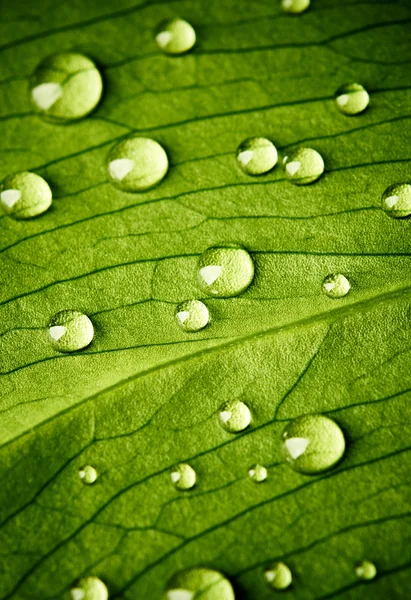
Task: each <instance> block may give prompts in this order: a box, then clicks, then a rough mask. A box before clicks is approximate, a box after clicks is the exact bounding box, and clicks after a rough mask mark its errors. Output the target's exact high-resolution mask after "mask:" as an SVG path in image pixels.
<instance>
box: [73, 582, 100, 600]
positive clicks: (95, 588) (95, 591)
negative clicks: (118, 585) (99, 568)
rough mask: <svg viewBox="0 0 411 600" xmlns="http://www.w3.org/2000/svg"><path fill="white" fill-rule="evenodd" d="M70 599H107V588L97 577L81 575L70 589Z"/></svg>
mask: <svg viewBox="0 0 411 600" xmlns="http://www.w3.org/2000/svg"><path fill="white" fill-rule="evenodd" d="M70 595H71V598H72V600H107V599H108V590H107V587H106V586H105V584H104V583H103V582H102V581H101V579H99V578H98V577H83V578H82V579H80V580H79V581H78V582H77V583H76V585H75V586H74V587H72V588H71V590H70Z"/></svg>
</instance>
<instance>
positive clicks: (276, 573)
mask: <svg viewBox="0 0 411 600" xmlns="http://www.w3.org/2000/svg"><path fill="white" fill-rule="evenodd" d="M264 579H265V581H266V583H267V585H268V586H269V587H270V588H271V589H272V590H286V589H287V588H288V587H290V585H291V583H292V580H293V576H292V573H291V571H290V568H289V567H287V565H286V564H285V563H283V562H279V563H275V564H273V565H269V566H268V567H266V568H265V570H264Z"/></svg>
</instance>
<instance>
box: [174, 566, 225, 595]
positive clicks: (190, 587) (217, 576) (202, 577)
mask: <svg viewBox="0 0 411 600" xmlns="http://www.w3.org/2000/svg"><path fill="white" fill-rule="evenodd" d="M197 598H198V599H200V598H201V600H235V597H234V592H233V588H232V586H231V583H230V582H229V581H228V579H226V578H225V577H224V575H222V574H221V573H219V572H218V571H214V570H212V569H204V568H201V567H197V568H192V569H185V570H184V571H180V572H178V573H176V574H175V575H174V576H173V577H172V578H171V579H170V581H169V582H168V584H167V587H166V590H165V594H164V599H165V600H197Z"/></svg>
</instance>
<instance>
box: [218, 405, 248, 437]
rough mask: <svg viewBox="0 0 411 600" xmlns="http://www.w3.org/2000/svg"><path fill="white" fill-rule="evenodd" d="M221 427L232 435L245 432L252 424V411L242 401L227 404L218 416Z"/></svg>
mask: <svg viewBox="0 0 411 600" xmlns="http://www.w3.org/2000/svg"><path fill="white" fill-rule="evenodd" d="M218 417H219V419H220V424H221V426H222V427H223V428H224V429H225V430H226V431H229V432H230V433H238V432H239V431H244V429H246V428H247V427H248V426H249V424H250V423H251V412H250V409H249V408H248V406H247V405H246V404H244V402H241V400H234V401H233V402H227V403H226V404H224V405H223V406H222V407H221V408H220V412H219V414H218Z"/></svg>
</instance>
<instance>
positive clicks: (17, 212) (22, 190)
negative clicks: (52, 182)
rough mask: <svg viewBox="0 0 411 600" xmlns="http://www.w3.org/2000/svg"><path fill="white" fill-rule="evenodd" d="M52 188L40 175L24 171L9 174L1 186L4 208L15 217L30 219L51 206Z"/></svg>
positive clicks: (0, 198)
mask: <svg viewBox="0 0 411 600" xmlns="http://www.w3.org/2000/svg"><path fill="white" fill-rule="evenodd" d="M51 198H52V194H51V190H50V187H49V185H48V183H47V181H44V179H43V178H42V177H40V175H36V174H35V173H29V172H28V171H23V172H22V173H14V174H13V175H9V176H8V177H6V179H5V180H4V181H3V183H2V186H1V193H0V201H1V205H2V207H3V210H4V211H5V212H6V213H7V214H8V215H10V216H11V217H14V218H15V219H30V218H31V217H37V216H38V215H41V214H42V213H44V212H45V211H46V210H47V209H48V208H50V206H51Z"/></svg>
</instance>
